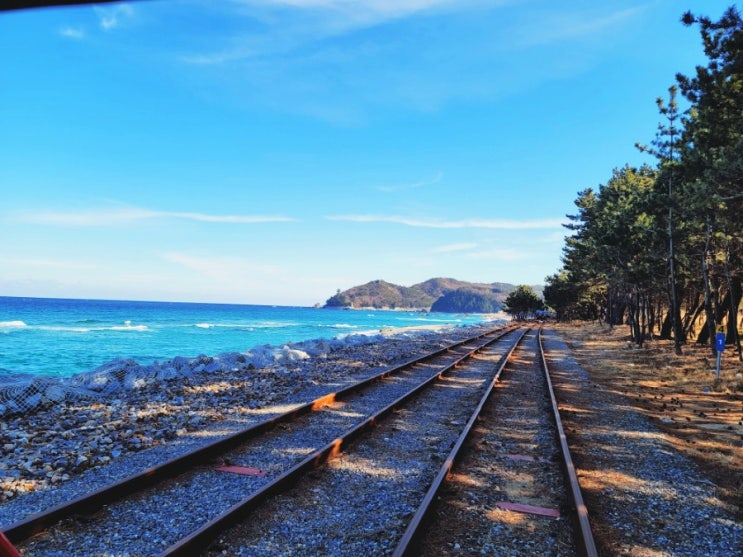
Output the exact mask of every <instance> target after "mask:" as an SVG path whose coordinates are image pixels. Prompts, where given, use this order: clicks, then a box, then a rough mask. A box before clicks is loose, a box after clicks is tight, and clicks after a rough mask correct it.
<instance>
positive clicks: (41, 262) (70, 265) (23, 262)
mask: <svg viewBox="0 0 743 557" xmlns="http://www.w3.org/2000/svg"><path fill="white" fill-rule="evenodd" d="M0 263H2V264H3V265H4V266H6V267H13V268H18V267H37V268H47V269H65V270H90V269H95V268H96V265H93V264H91V263H84V262H80V261H70V260H68V259H41V258H31V257H0Z"/></svg>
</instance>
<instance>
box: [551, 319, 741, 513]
mask: <svg viewBox="0 0 743 557" xmlns="http://www.w3.org/2000/svg"><path fill="white" fill-rule="evenodd" d="M554 328H555V330H556V331H557V332H558V333H559V334H560V335H562V337H563V338H564V339H565V340H566V341H567V343H568V345H569V346H570V347H571V348H572V349H573V351H574V355H575V357H576V359H577V360H578V361H579V362H580V363H581V365H582V366H583V367H584V368H585V369H587V370H588V371H589V373H590V374H591V381H593V382H596V383H598V384H600V385H601V386H602V387H603V388H605V389H609V390H611V391H614V392H616V393H618V394H621V395H623V396H625V397H626V398H627V401H628V403H629V404H630V405H631V406H632V407H633V408H634V409H635V410H637V411H639V412H641V413H643V414H645V415H647V416H648V417H650V418H651V419H652V420H653V421H654V422H655V423H656V424H657V425H658V427H659V428H660V429H661V430H662V431H663V432H664V433H665V434H666V435H667V437H668V439H669V441H670V442H671V443H672V444H673V446H674V447H675V448H676V449H677V450H679V451H680V452H682V453H683V454H685V455H687V456H689V457H690V458H692V459H693V460H694V461H696V462H697V463H698V464H699V465H700V466H701V467H702V468H703V469H704V470H705V472H706V473H707V474H708V476H709V478H710V481H712V482H714V483H715V484H717V485H718V486H720V488H721V497H722V498H723V499H724V500H725V501H726V502H728V503H730V504H733V505H736V506H737V507H738V510H739V516H743V362H740V361H739V360H738V357H737V354H736V353H735V351H734V350H733V349H732V347H728V349H727V350H726V351H725V352H724V353H723V357H722V362H721V371H720V378H719V379H717V375H716V360H715V358H714V356H712V354H711V351H710V348H709V347H706V346H699V345H697V344H694V343H691V342H690V343H689V344H687V345H685V346H684V347H683V355H681V356H677V355H675V354H674V350H673V345H672V342H670V341H666V340H653V341H650V342H647V343H646V345H645V346H644V347H642V348H637V347H636V346H633V345H631V344H630V343H628V339H629V338H630V337H629V329H628V327H626V326H619V327H614V328H610V327H608V326H601V325H598V324H593V323H592V324H579V323H573V324H557V325H554Z"/></svg>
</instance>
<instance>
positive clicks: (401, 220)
mask: <svg viewBox="0 0 743 557" xmlns="http://www.w3.org/2000/svg"><path fill="white" fill-rule="evenodd" d="M326 218H327V219H328V220H332V221H346V222H358V223H380V222H387V223H392V224H403V225H405V226H412V227H416V228H489V229H497V230H527V229H535V228H556V227H559V226H561V225H562V224H563V222H565V221H564V219H538V220H521V221H519V220H506V219H490V220H489V219H463V220H441V219H416V218H412V217H403V216H396V215H390V216H385V215H334V216H329V217H326Z"/></svg>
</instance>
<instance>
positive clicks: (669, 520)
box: [545, 331, 743, 557]
mask: <svg viewBox="0 0 743 557" xmlns="http://www.w3.org/2000/svg"><path fill="white" fill-rule="evenodd" d="M545 350H547V351H548V362H549V364H550V366H551V368H552V370H553V373H554V378H553V381H554V383H555V388H556V390H557V396H558V399H559V400H560V401H561V407H569V408H570V409H571V410H572V411H571V412H563V421H564V423H565V426H566V433H567V435H568V439H569V442H570V445H571V451H572V452H573V454H574V458H575V460H576V466H577V471H578V477H579V479H580V481H581V485H582V489H583V493H584V497H585V499H586V504H587V506H588V509H589V515H590V519H591V522H592V523H595V524H596V525H597V526H598V528H594V530H595V535H596V537H597V539H596V541H597V543H598V544H599V545H600V550H602V554H604V555H631V556H648V557H650V556H652V557H666V556H667V557H686V556H688V557H698V556H702V555H703V556H709V557H712V556H715V557H734V556H741V555H743V524H741V523H740V522H738V521H736V520H735V518H734V515H733V510H732V509H730V508H728V507H726V505H725V504H724V503H723V502H722V501H721V500H720V499H718V498H717V497H716V496H715V489H714V484H711V482H709V481H708V480H707V479H705V477H704V474H703V473H702V471H701V470H700V469H699V468H698V467H697V466H696V464H695V463H694V462H693V461H691V460H689V459H688V458H686V457H684V456H683V455H681V454H679V453H678V452H677V451H675V450H674V448H673V447H672V446H671V445H670V443H668V442H667V441H666V440H665V438H664V436H663V434H662V432H660V431H659V430H658V429H657V428H656V427H655V425H654V424H653V423H652V422H651V421H650V420H648V419H647V418H646V417H645V416H643V415H641V414H639V413H637V412H635V411H633V410H631V409H630V408H629V407H628V405H627V404H626V401H625V399H624V398H623V397H622V396H620V395H618V394H615V393H611V392H606V391H604V390H601V389H597V388H596V386H595V385H594V384H592V383H591V382H590V375H589V374H588V373H587V372H586V371H585V370H584V369H583V368H581V366H580V365H579V364H578V363H577V362H576V360H575V359H574V358H573V357H572V355H571V353H570V350H569V348H568V347H567V345H566V344H565V343H564V342H563V340H562V339H561V338H560V337H558V336H557V335H556V334H555V333H554V332H551V331H547V332H546V334H545Z"/></svg>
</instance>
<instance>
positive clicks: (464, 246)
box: [431, 242, 477, 253]
mask: <svg viewBox="0 0 743 557" xmlns="http://www.w3.org/2000/svg"><path fill="white" fill-rule="evenodd" d="M476 247H477V244H475V243H471V242H470V243H467V242H463V243H460V244H448V245H445V246H438V247H435V248H433V249H431V253H453V252H455V251H469V250H472V249H475V248H476Z"/></svg>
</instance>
